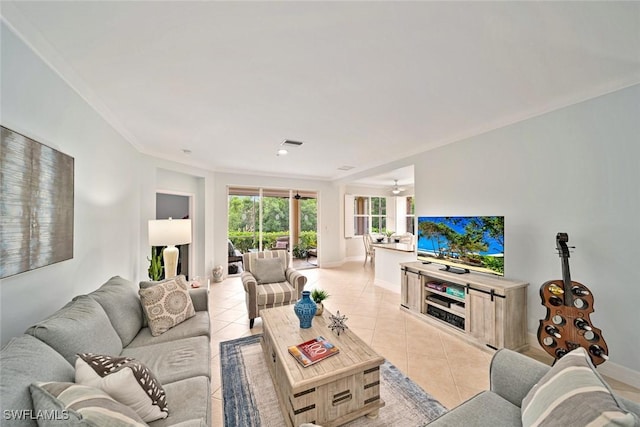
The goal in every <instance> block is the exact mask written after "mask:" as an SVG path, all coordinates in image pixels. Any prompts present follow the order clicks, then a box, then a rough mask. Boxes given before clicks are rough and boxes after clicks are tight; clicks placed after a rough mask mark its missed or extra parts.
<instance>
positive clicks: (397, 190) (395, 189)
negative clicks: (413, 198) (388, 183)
mask: <svg viewBox="0 0 640 427" xmlns="http://www.w3.org/2000/svg"><path fill="white" fill-rule="evenodd" d="M393 181H394V185H393V188H392V189H391V192H392V193H393V195H394V196H397V195H398V194H400V193H402V192H403V191H404V188H402V187H398V180H397V179H394V180H393Z"/></svg>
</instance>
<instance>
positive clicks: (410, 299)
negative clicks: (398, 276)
mask: <svg viewBox="0 0 640 427" xmlns="http://www.w3.org/2000/svg"><path fill="white" fill-rule="evenodd" d="M400 292H401V294H400V299H401V303H402V305H404V306H405V307H407V308H409V309H411V310H415V311H417V312H418V313H421V312H422V280H420V275H419V274H418V273H414V272H412V271H404V272H403V274H402V287H401V290H400Z"/></svg>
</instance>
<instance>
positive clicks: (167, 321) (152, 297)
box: [138, 280, 196, 337]
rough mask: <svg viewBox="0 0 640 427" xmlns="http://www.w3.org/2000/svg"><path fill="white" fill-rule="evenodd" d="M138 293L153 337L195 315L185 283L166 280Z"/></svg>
mask: <svg viewBox="0 0 640 427" xmlns="http://www.w3.org/2000/svg"><path fill="white" fill-rule="evenodd" d="M138 293H139V294H140V300H141V302H142V309H143V310H144V313H145V314H146V316H147V321H148V323H149V329H150V330H151V335H153V336H154V337H157V336H158V335H162V334H163V333H165V332H167V331H168V330H169V329H171V328H173V327H174V326H176V325H178V324H180V323H182V322H184V321H185V320H187V319H188V318H190V317H193V316H195V315H196V311H195V309H194V308H193V302H192V301H191V296H190V295H189V290H188V289H187V285H186V284H185V283H182V282H178V281H176V280H168V281H165V282H161V283H158V284H157V285H154V286H151V287H149V288H146V289H140V290H139V291H138Z"/></svg>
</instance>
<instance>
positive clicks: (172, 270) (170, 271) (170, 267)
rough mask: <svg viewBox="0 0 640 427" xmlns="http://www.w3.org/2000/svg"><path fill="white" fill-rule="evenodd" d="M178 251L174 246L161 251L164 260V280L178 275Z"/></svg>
mask: <svg viewBox="0 0 640 427" xmlns="http://www.w3.org/2000/svg"><path fill="white" fill-rule="evenodd" d="M179 254H180V250H178V248H176V247H175V246H174V245H169V246H167V247H166V248H164V250H163V251H162V259H163V260H164V278H165V279H169V278H171V277H175V276H177V275H178V255H179Z"/></svg>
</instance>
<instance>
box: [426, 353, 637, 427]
mask: <svg viewBox="0 0 640 427" xmlns="http://www.w3.org/2000/svg"><path fill="white" fill-rule="evenodd" d="M565 357H566V356H565ZM560 360H561V361H562V359H560ZM558 363H559V362H558ZM550 369H552V368H550V367H549V366H547V365H545V364H543V363H540V362H538V361H537V360H534V359H531V358H530V357H527V356H524V355H522V354H520V353H516V352H515V351H511V350H508V349H501V350H499V351H497V352H496V353H495V354H494V356H493V359H492V361H491V370H490V390H487V391H483V392H481V393H479V394H477V395H476V396H474V397H472V398H471V399H469V400H467V401H466V402H464V403H462V404H460V405H459V406H457V407H455V408H453V409H452V410H450V411H449V412H447V413H445V414H443V415H442V416H441V417H439V418H437V419H436V420H434V421H432V422H430V423H429V424H428V426H429V427H445V426H446V427H457V426H464V427H517V426H522V425H523V422H522V410H521V406H522V405H523V399H525V396H527V394H528V393H529V390H531V389H532V388H533V387H534V386H535V385H536V384H537V383H538V382H541V380H542V378H543V377H544V376H545V374H547V373H548V372H550ZM594 372H595V370H594ZM596 376H597V374H596ZM598 378H600V377H599V376H598ZM564 379H566V377H565V378H564ZM600 380H601V378H600ZM571 388H573V386H572V385H570V386H569V389H571ZM600 394H601V395H602V394H603V393H600ZM580 399H586V398H584V397H581V398H580ZM615 399H616V400H617V401H618V403H620V404H621V405H622V406H623V409H624V410H626V411H629V412H633V413H635V414H636V415H637V416H638V417H640V404H638V403H636V402H632V401H630V400H627V399H624V398H622V397H619V396H615ZM545 403H546V404H548V403H549V401H547V402H545ZM592 403H593V402H588V401H586V400H584V401H583V402H578V405H577V406H576V408H575V411H573V412H574V413H573V414H572V413H571V411H570V413H569V414H568V416H569V417H570V418H571V419H572V421H571V422H568V423H567V422H559V421H557V420H553V421H551V423H547V424H544V423H543V424H542V425H557V426H569V425H571V426H580V425H584V424H583V423H581V422H580V421H578V418H577V415H578V413H577V412H585V411H586V410H587V409H588V407H591V408H592V407H593V406H594V404H592ZM581 404H583V405H586V406H587V407H580V406H579V405H581ZM545 406H548V405H545ZM636 423H637V420H636ZM603 425H604V424H603ZM635 425H638V424H635Z"/></svg>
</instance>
